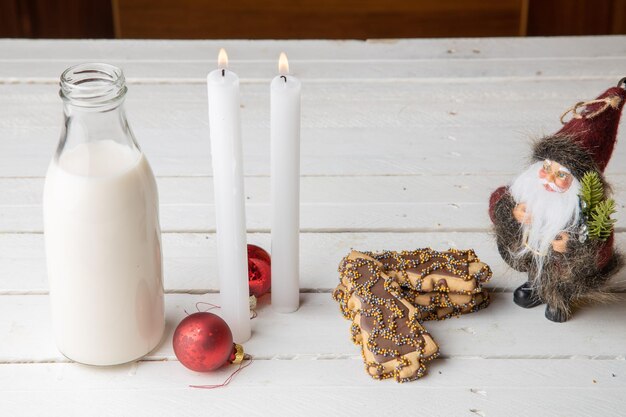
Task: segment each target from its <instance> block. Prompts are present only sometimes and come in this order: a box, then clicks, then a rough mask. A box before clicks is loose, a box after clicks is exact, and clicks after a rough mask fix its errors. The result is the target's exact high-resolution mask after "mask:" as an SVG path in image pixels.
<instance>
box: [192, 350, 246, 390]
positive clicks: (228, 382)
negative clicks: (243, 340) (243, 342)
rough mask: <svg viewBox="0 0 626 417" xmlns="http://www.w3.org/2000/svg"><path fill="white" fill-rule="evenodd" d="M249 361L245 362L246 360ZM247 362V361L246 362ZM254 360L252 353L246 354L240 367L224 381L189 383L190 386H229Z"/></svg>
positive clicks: (209, 387) (206, 387)
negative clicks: (199, 383)
mask: <svg viewBox="0 0 626 417" xmlns="http://www.w3.org/2000/svg"><path fill="white" fill-rule="evenodd" d="M246 360H247V361H248V362H245V361H246ZM244 362H245V363H244ZM252 362H254V358H253V357H252V356H251V355H248V354H246V355H245V356H244V360H243V361H242V362H241V363H240V364H239V367H238V368H237V369H235V370H234V371H233V372H232V373H231V374H230V375H229V376H228V378H226V379H225V380H224V382H222V383H221V384H210V385H189V387H190V388H199V389H215V388H222V387H225V386H227V385H228V384H230V383H231V381H232V380H233V378H234V377H235V376H236V375H237V374H238V373H239V372H241V371H243V370H244V369H246V368H247V367H248V366H250V365H252Z"/></svg>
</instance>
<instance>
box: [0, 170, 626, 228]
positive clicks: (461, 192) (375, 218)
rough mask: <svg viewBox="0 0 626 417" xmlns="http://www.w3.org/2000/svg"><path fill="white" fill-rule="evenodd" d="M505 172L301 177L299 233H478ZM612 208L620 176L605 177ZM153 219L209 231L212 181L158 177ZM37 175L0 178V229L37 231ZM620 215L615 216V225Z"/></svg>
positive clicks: (262, 187) (252, 192) (250, 206)
mask: <svg viewBox="0 0 626 417" xmlns="http://www.w3.org/2000/svg"><path fill="white" fill-rule="evenodd" d="M512 178H513V176H502V175H495V176H488V175H487V176H476V175H472V176H447V175H441V176H434V175H424V176H396V177H390V176H385V177H374V176H372V177H304V178H302V179H301V184H302V198H301V213H302V219H301V228H302V230H303V231H312V232H319V231H332V232H339V231H344V232H345V231H403V230H404V231H411V230H413V231H417V230H424V231H429V230H438V231H444V230H448V231H476V230H482V231H486V230H488V229H489V228H490V227H491V222H490V220H489V218H488V216H487V203H488V201H489V196H490V195H491V193H492V192H493V191H494V190H495V189H496V188H497V187H499V186H501V185H504V184H507V183H509V182H510V181H511V179H512ZM611 179H613V180H614V182H613V185H614V187H615V190H616V195H615V198H616V202H617V205H618V207H622V206H624V204H626V195H625V194H624V191H623V190H624V189H626V175H624V174H618V175H615V176H611ZM158 185H159V195H160V202H161V225H162V227H163V230H164V231H167V232H177V231H186V232H206V231H214V230H215V214H214V209H215V207H214V205H213V183H212V179H211V178H206V177H191V178H190V177H175V178H159V179H158ZM245 189H246V204H247V223H248V229H249V231H269V227H270V225H269V213H270V210H271V206H270V201H269V200H270V190H269V178H268V177H248V178H246V181H245ZM42 194H43V179H41V178H4V179H0V232H41V231H42V230H43V229H42V228H43V225H42V216H41V213H42V207H41V196H42ZM624 226H626V219H624V218H620V217H618V219H617V226H616V227H617V230H619V231H622V230H623V228H624Z"/></svg>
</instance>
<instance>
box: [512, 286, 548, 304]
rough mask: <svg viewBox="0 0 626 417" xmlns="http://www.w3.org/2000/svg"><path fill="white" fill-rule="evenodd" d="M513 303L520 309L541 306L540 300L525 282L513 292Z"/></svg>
mask: <svg viewBox="0 0 626 417" xmlns="http://www.w3.org/2000/svg"><path fill="white" fill-rule="evenodd" d="M513 301H514V302H515V304H517V305H518V306H520V307H524V308H533V307H537V306H538V305H540V304H543V302H542V301H541V299H540V298H539V297H538V296H537V294H535V291H533V289H532V287H531V286H530V282H525V283H523V284H522V285H520V286H519V287H517V289H516V290H515V292H513Z"/></svg>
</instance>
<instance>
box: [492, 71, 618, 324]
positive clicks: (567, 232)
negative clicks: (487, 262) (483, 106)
mask: <svg viewBox="0 0 626 417" xmlns="http://www.w3.org/2000/svg"><path fill="white" fill-rule="evenodd" d="M624 80H625V79H622V80H621V81H620V83H619V84H618V86H617V87H613V88H609V89H608V90H607V91H606V92H604V93H603V94H601V95H600V96H599V97H598V98H597V99H596V100H592V101H589V102H581V103H578V104H576V105H575V106H574V107H572V108H571V109H569V110H568V111H567V112H566V113H565V114H564V115H563V116H562V117H561V122H562V123H564V126H563V128H562V129H561V130H560V131H558V132H557V133H556V134H555V135H553V136H548V137H545V138H542V139H541V140H539V141H537V142H536V143H535V144H534V147H533V150H532V159H531V165H530V166H529V167H528V168H527V169H526V170H525V171H524V172H522V173H521V174H520V175H519V176H518V177H517V178H516V179H515V180H514V181H513V182H512V183H511V184H510V185H509V186H508V187H500V188H498V189H497V190H496V191H494V192H493V194H492V195H491V198H490V200H489V215H490V217H491V221H492V222H493V224H494V228H495V235H496V238H497V243H498V250H499V251H500V255H501V256H502V258H503V259H504V260H505V261H506V262H507V263H508V264H509V265H510V266H511V267H512V268H514V269H516V270H518V271H521V272H526V273H527V274H528V281H527V282H526V283H524V284H523V285H521V286H520V287H519V288H517V289H516V290H515V292H514V294H513V300H514V301H515V303H516V304H517V305H519V306H521V307H524V308H531V307H536V306H538V305H540V304H544V303H545V304H546V313H545V315H546V317H547V318H548V319H549V320H552V321H555V322H564V321H566V320H568V318H569V317H570V315H571V310H572V307H573V306H575V305H576V304H577V303H578V302H580V301H586V300H600V299H602V298H605V295H606V294H607V293H606V287H607V282H608V280H609V278H610V277H611V276H612V275H613V274H615V273H616V272H617V271H618V269H619V268H620V266H621V256H620V255H619V253H618V252H616V250H615V248H614V244H613V224H614V222H615V220H614V219H613V218H612V217H611V215H612V214H613V213H614V207H615V204H614V201H613V200H612V199H611V198H610V187H609V185H608V184H607V182H606V180H605V178H604V174H603V173H604V169H605V168H606V165H607V164H608V162H609V159H610V158H611V154H612V152H613V147H614V145H615V142H616V138H617V127H618V124H619V119H620V115H621V111H622V108H623V106H624V101H625V100H626V90H625V89H624V88H623V86H624ZM570 112H571V113H572V116H571V119H570V120H569V121H568V122H564V118H565V117H567V116H568V114H569V113H570Z"/></svg>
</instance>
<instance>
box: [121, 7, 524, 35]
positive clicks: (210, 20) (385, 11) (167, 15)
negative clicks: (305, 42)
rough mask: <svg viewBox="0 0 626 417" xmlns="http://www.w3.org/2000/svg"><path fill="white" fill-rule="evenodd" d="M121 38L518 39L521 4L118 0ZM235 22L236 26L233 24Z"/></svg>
mask: <svg viewBox="0 0 626 417" xmlns="http://www.w3.org/2000/svg"><path fill="white" fill-rule="evenodd" d="M113 4H114V5H115V9H116V15H118V16H119V18H118V28H119V30H118V32H117V35H118V37H120V38H135V39H137V38H139V39H142V38H152V39H155V38H156V39H158V38H168V39H223V38H230V39H366V38H368V37H371V38H417V37H441V36H446V37H459V36H514V35H518V34H519V32H518V30H517V28H518V27H519V25H520V20H521V15H522V1H520V0H504V1H503V0H500V1H493V0H472V1H467V0H465V1H456V0H452V1H451V0H447V1H437V0H422V1H420V2H413V1H410V0H389V1H386V2H384V3H382V2H380V1H378V0H358V1H357V0H349V1H342V2H333V1H321V2H320V1H315V0H300V1H299V2H298V3H296V4H292V3H289V2H288V3H285V2H281V1H279V0H274V1H265V2H263V4H262V5H261V4H259V3H258V2H256V1H254V0H234V1H230V2H224V3H213V4H211V6H210V7H207V4H206V3H205V2H203V1H201V0H185V1H181V2H179V3H177V4H176V5H174V4H172V3H171V2H168V1H167V0H150V1H146V0H117V1H115V2H114V3H113ZM233 22H237V23H236V24H233Z"/></svg>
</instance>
